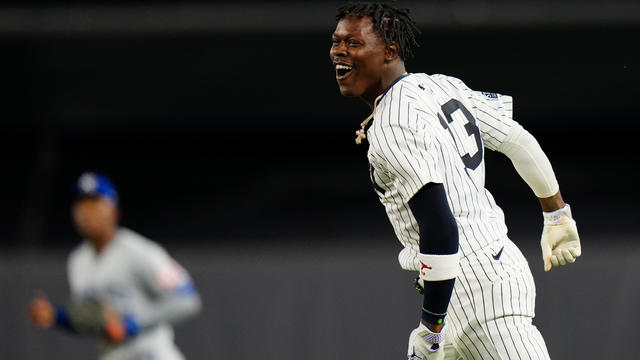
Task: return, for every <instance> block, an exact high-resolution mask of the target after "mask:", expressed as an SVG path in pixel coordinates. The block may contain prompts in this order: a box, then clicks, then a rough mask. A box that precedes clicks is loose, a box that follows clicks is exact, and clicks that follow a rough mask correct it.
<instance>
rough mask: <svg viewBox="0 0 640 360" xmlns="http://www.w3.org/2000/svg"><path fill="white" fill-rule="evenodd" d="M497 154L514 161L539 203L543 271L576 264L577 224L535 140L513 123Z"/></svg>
mask: <svg viewBox="0 0 640 360" xmlns="http://www.w3.org/2000/svg"><path fill="white" fill-rule="evenodd" d="M497 150H498V151H499V152H501V153H503V154H505V155H506V156H507V157H508V158H509V159H510V160H511V162H512V163H513V166H514V167H515V168H516V171H517V172H518V174H519V175H520V177H521V178H522V179H523V180H524V181H525V182H526V183H527V185H529V187H530V188H531V190H533V192H534V193H535V195H536V196H537V197H538V199H539V201H540V205H541V207H542V211H543V217H544V229H543V232H542V237H541V240H540V245H541V247H542V257H543V261H544V270H545V271H549V270H551V266H552V265H553V266H560V265H566V264H568V263H573V262H574V261H575V260H576V258H578V257H579V256H580V255H581V253H582V249H581V246H580V238H579V236H578V230H577V228H576V222H575V220H573V218H572V215H571V208H570V207H569V205H568V204H565V202H564V200H563V199H562V195H561V194H560V188H559V185H558V181H557V180H556V176H555V174H554V172H553V168H552V167H551V162H550V161H549V159H548V158H547V156H546V155H545V153H544V152H543V151H542V148H541V147H540V145H539V144H538V142H537V141H536V139H535V138H534V137H533V135H531V134H530V133H529V132H528V131H527V130H525V129H524V128H523V127H522V126H520V125H519V124H517V123H515V122H514V125H513V126H511V129H510V130H509V132H508V133H507V136H506V137H505V138H504V140H503V141H502V143H501V144H500V146H499V147H498V148H497Z"/></svg>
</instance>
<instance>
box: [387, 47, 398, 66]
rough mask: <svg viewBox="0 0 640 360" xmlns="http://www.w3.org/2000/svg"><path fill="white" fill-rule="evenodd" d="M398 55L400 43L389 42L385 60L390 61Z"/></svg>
mask: <svg viewBox="0 0 640 360" xmlns="http://www.w3.org/2000/svg"><path fill="white" fill-rule="evenodd" d="M397 57H398V45H396V44H389V45H387V46H385V48H384V60H385V61H386V62H390V61H393V60H395V59H396V58H397Z"/></svg>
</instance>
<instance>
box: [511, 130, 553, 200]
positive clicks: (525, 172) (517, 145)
mask: <svg viewBox="0 0 640 360" xmlns="http://www.w3.org/2000/svg"><path fill="white" fill-rule="evenodd" d="M498 151H500V152H501V153H503V154H505V155H506V156H507V157H509V159H510V160H511V162H512V163H513V166H514V167H515V168H516V171H518V174H519V175H520V177H521V178H522V179H523V180H524V181H525V182H526V183H527V185H529V187H530V188H531V190H533V192H534V193H535V194H536V196H537V197H538V198H540V199H547V198H553V197H554V196H555V195H556V194H558V191H559V189H560V188H559V186H558V181H557V180H556V176H555V174H554V172H553V168H552V167H551V162H550V161H549V158H547V156H546V155H545V153H544V152H543V151H542V148H541V147H540V144H538V142H537V141H536V139H535V138H534V137H533V135H531V134H530V133H529V132H528V131H526V130H525V129H524V128H522V126H520V125H517V126H513V127H512V128H511V131H510V132H509V134H508V135H507V137H506V138H505V139H504V141H503V142H502V144H501V145H500V147H499V148H498ZM555 200H557V199H555ZM547 202H549V204H548V205H551V206H552V207H553V200H549V201H545V205H546V203H547ZM543 206H544V205H543Z"/></svg>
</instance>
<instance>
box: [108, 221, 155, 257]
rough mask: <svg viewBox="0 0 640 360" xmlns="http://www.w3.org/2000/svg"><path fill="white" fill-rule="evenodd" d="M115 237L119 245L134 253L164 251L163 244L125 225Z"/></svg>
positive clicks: (142, 253)
mask: <svg viewBox="0 0 640 360" xmlns="http://www.w3.org/2000/svg"><path fill="white" fill-rule="evenodd" d="M115 237H116V239H115V240H116V241H118V245H119V246H121V247H122V248H123V249H124V250H125V251H127V252H129V253H132V254H141V255H144V254H148V255H150V254H154V253H163V252H164V249H163V248H162V246H160V245H159V244H158V243H156V242H155V241H153V240H151V239H149V238H147V237H145V236H143V235H141V234H139V233H137V232H135V231H133V230H131V229H128V228H125V227H121V228H119V229H118V231H117V232H116V235H115Z"/></svg>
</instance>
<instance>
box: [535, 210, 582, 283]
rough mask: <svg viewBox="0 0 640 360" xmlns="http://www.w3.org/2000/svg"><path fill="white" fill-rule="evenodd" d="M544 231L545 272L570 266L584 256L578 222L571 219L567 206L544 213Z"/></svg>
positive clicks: (541, 241) (542, 244)
mask: <svg viewBox="0 0 640 360" xmlns="http://www.w3.org/2000/svg"><path fill="white" fill-rule="evenodd" d="M542 215H543V216H544V229H543V230H542V238H541V239H540V246H541V247H542V260H544V271H549V270H551V266H552V265H553V266H560V265H566V264H570V263H573V262H575V261H576V258H578V257H579V256H580V255H581V254H582V250H581V248H580V237H578V228H577V227H576V222H575V220H573V219H572V218H571V208H570V207H569V204H566V205H565V206H564V207H563V208H562V209H558V210H555V211H551V212H543V213H542Z"/></svg>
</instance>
